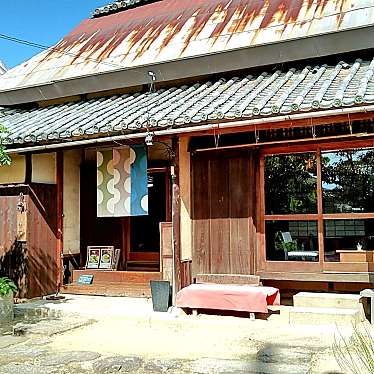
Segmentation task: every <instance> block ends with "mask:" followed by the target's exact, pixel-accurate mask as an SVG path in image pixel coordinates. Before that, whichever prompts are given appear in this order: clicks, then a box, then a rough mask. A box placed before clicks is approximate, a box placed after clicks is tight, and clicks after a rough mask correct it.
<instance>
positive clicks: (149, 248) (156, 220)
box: [80, 160, 171, 271]
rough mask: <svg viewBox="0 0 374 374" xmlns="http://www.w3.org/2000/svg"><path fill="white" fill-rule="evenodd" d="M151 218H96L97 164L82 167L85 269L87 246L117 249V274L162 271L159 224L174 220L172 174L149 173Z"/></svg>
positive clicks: (157, 170)
mask: <svg viewBox="0 0 374 374" xmlns="http://www.w3.org/2000/svg"><path fill="white" fill-rule="evenodd" d="M148 176H149V178H148V184H149V187H148V188H149V195H148V205H149V215H147V216H138V217H104V218H103V217H97V212H96V199H97V197H96V162H94V161H91V160H89V161H86V162H85V163H84V164H82V166H81V256H80V266H81V267H84V266H85V263H86V257H87V246H97V245H100V246H114V247H115V248H119V249H120V250H121V252H120V253H121V254H120V260H119V265H118V270H122V271H127V270H128V271H159V270H160V231H159V226H160V222H165V221H166V222H168V221H170V219H171V208H170V170H169V168H167V167H163V168H152V169H151V168H150V169H148Z"/></svg>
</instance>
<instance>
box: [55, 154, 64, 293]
mask: <svg viewBox="0 0 374 374" xmlns="http://www.w3.org/2000/svg"><path fill="white" fill-rule="evenodd" d="M56 184H57V244H56V293H58V292H59V291H60V288H61V285H62V255H63V212H64V210H63V185H64V153H63V151H58V152H57V155H56Z"/></svg>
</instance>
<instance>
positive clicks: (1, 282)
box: [0, 277, 17, 322]
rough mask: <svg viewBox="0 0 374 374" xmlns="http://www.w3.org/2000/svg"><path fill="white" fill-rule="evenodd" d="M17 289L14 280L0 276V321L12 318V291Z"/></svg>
mask: <svg viewBox="0 0 374 374" xmlns="http://www.w3.org/2000/svg"><path fill="white" fill-rule="evenodd" d="M16 291H17V287H16V285H15V284H14V282H13V281H12V280H11V279H9V278H7V277H1V278H0V322H1V321H9V320H11V319H13V316H14V314H13V293H14V292H16Z"/></svg>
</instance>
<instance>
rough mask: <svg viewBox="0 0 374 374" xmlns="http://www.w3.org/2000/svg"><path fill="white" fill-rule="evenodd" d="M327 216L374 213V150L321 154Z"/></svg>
mask: <svg viewBox="0 0 374 374" xmlns="http://www.w3.org/2000/svg"><path fill="white" fill-rule="evenodd" d="M322 190H323V211H324V213H366V212H369V213H374V150H372V149H361V150H357V149H356V150H346V151H338V152H323V153H322Z"/></svg>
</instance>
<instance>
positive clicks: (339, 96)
mask: <svg viewBox="0 0 374 374" xmlns="http://www.w3.org/2000/svg"><path fill="white" fill-rule="evenodd" d="M361 64H362V60H361V59H357V60H356V61H355V63H354V64H353V65H352V66H351V68H350V69H349V73H348V75H347V76H346V77H345V78H344V80H343V82H342V84H341V86H340V87H339V88H338V90H337V91H336V93H335V97H334V100H333V105H334V106H335V107H340V106H342V104H343V98H344V93H345V91H346V89H347V87H348V85H349V83H350V82H351V81H352V79H353V78H354V76H355V75H356V74H357V71H358V70H359V69H360V66H361Z"/></svg>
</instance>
